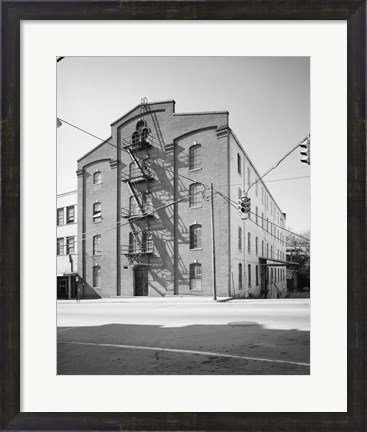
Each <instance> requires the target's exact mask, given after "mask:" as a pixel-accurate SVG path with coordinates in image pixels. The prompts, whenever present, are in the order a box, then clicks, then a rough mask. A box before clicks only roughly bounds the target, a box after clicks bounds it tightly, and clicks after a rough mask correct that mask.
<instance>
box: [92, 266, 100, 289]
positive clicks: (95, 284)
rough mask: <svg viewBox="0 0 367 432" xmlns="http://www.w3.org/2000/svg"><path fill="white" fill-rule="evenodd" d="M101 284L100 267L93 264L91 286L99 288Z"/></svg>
mask: <svg viewBox="0 0 367 432" xmlns="http://www.w3.org/2000/svg"><path fill="white" fill-rule="evenodd" d="M100 286H101V267H100V266H94V267H93V287H94V288H100Z"/></svg>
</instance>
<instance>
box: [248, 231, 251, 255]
mask: <svg viewBox="0 0 367 432" xmlns="http://www.w3.org/2000/svg"><path fill="white" fill-rule="evenodd" d="M247 252H248V253H249V254H250V253H251V233H247Z"/></svg>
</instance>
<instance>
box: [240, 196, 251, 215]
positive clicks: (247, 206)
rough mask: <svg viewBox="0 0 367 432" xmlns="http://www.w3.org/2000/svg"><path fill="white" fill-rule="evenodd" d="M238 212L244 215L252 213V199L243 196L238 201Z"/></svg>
mask: <svg viewBox="0 0 367 432" xmlns="http://www.w3.org/2000/svg"><path fill="white" fill-rule="evenodd" d="M238 210H239V211H240V212H241V213H244V214H247V213H250V211H251V198H249V197H248V196H247V195H245V196H242V197H241V198H240V199H239V200H238Z"/></svg>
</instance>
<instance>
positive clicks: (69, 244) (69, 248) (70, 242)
mask: <svg viewBox="0 0 367 432" xmlns="http://www.w3.org/2000/svg"><path fill="white" fill-rule="evenodd" d="M74 244H75V242H74V237H68V238H67V239H66V253H67V254H73V253H74Z"/></svg>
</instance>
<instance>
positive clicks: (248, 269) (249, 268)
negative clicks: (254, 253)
mask: <svg viewBox="0 0 367 432" xmlns="http://www.w3.org/2000/svg"><path fill="white" fill-rule="evenodd" d="M247 273H248V286H249V287H251V264H249V265H248V266H247Z"/></svg>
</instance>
